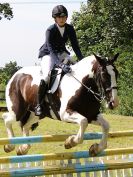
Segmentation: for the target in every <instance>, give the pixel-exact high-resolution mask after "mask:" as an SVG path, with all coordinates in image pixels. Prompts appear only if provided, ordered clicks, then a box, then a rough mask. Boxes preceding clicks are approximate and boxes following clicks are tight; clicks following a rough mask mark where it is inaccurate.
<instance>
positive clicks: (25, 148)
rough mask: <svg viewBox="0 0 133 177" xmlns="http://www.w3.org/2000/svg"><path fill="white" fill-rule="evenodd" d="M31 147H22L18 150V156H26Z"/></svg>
mask: <svg viewBox="0 0 133 177" xmlns="http://www.w3.org/2000/svg"><path fill="white" fill-rule="evenodd" d="M30 147H31V146H30V145H22V146H19V148H18V149H17V150H16V153H17V155H26V154H27V153H28V151H29V149H30Z"/></svg>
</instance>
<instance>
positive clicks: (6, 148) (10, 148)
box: [4, 144, 15, 153]
mask: <svg viewBox="0 0 133 177" xmlns="http://www.w3.org/2000/svg"><path fill="white" fill-rule="evenodd" d="M14 149H15V146H14V145H12V144H6V145H4V151H5V152H6V153H9V152H11V151H13V150H14Z"/></svg>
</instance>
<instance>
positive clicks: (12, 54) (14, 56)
mask: <svg viewBox="0 0 133 177" xmlns="http://www.w3.org/2000/svg"><path fill="white" fill-rule="evenodd" d="M4 2H8V3H10V6H11V7H12V10H13V14H14V17H13V18H12V19H11V20H7V19H4V18H2V20H0V67H4V66H5V64H6V63H9V62H10V61H12V62H14V61H16V62H17V65H18V66H30V65H35V63H36V64H38V63H39V60H38V52H39V48H40V47H41V45H42V44H43V43H44V41H45V31H46V29H47V27H48V26H50V25H51V24H53V23H54V19H53V18H52V17H51V12H52V9H53V7H55V6H56V5H59V4H62V5H64V6H65V7H66V8H67V10H68V14H69V16H68V20H67V22H68V23H70V21H71V16H72V14H73V12H74V11H80V7H81V3H82V2H84V3H86V0H72V1H71V0H58V1H55V0H5V1H3V0H0V3H4Z"/></svg>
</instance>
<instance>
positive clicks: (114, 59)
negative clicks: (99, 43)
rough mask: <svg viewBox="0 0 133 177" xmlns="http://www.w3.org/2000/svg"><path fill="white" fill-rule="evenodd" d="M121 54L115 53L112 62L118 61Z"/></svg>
mask: <svg viewBox="0 0 133 177" xmlns="http://www.w3.org/2000/svg"><path fill="white" fill-rule="evenodd" d="M118 56H119V53H117V54H115V56H114V58H113V59H112V60H111V61H112V62H114V61H116V60H117V58H118Z"/></svg>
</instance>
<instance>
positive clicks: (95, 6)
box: [72, 0, 133, 115]
mask: <svg viewBox="0 0 133 177" xmlns="http://www.w3.org/2000/svg"><path fill="white" fill-rule="evenodd" d="M87 2H88V3H87V5H85V4H82V6H81V9H80V12H75V13H74V14H73V16H72V23H73V25H74V26H75V29H76V31H77V36H78V39H79V44H80V47H81V50H82V52H83V54H84V56H88V55H90V54H92V53H98V54H100V55H103V56H106V55H107V56H108V57H111V56H112V55H114V54H115V53H117V52H119V53H120V57H119V58H118V61H117V63H116V64H117V68H118V71H119V73H120V77H119V79H118V87H119V91H118V92H119V97H120V106H119V108H118V109H117V110H115V111H114V113H119V114H123V115H133V109H132V108H133V94H132V91H133V86H132V83H133V58H132V56H133V41H132V37H133V11H132V3H133V1H132V0H121V1H119V0H115V1H114V0H99V1H97V0H91V1H87Z"/></svg>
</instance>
